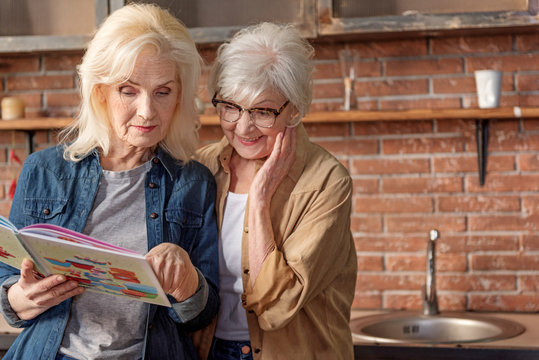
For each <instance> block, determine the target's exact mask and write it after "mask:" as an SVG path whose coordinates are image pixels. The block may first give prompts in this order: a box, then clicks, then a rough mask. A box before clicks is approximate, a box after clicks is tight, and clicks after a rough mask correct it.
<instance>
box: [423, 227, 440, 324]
mask: <svg viewBox="0 0 539 360" xmlns="http://www.w3.org/2000/svg"><path fill="white" fill-rule="evenodd" d="M439 237H440V232H439V231H438V230H436V229H432V230H431V231H430V232H429V242H428V245H427V276H426V281H425V286H424V288H423V293H424V294H423V314H424V315H437V314H439V313H440V311H439V310H438V299H437V298H436V266H435V265H436V261H435V259H436V253H435V250H436V240H438V238H439Z"/></svg>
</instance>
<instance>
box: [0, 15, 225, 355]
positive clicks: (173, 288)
mask: <svg viewBox="0 0 539 360" xmlns="http://www.w3.org/2000/svg"><path fill="white" fill-rule="evenodd" d="M200 67H201V58H200V56H199V55H198V52H197V49H196V46H195V43H194V42H193V40H192V38H191V37H190V35H189V33H188V31H187V29H186V28H185V27H184V26H183V25H182V24H181V23H180V22H178V20H177V19H175V18H174V17H173V16H172V15H170V14H169V13H168V12H167V11H165V10H163V9H161V8H159V7H157V6H155V5H128V6H125V7H123V8H121V9H119V10H117V11H116V12H114V13H113V14H112V15H110V16H109V18H108V19H107V20H106V21H105V22H104V23H103V25H102V26H101V27H100V28H99V29H98V31H97V33H96V34H95V36H94V38H93V39H92V41H91V42H90V44H89V47H88V49H87V51H86V53H85V55H84V57H83V60H82V64H81V65H80V67H79V76H80V80H81V83H80V86H81V90H82V106H81V110H80V113H79V115H78V116H77V118H76V119H75V122H74V123H73V126H72V127H71V128H70V129H69V130H68V132H67V138H66V141H64V142H63V143H62V144H60V145H58V146H56V147H53V148H50V149H46V150H43V151H39V152H37V153H34V154H32V155H30V156H29V157H28V158H27V160H26V161H25V164H24V166H23V169H22V172H21V175H20V177H19V184H18V186H17V190H16V193H15V197H14V199H13V204H12V207H11V212H10V220H11V221H12V222H13V223H14V224H15V225H16V226H17V227H19V228H20V227H23V226H27V225H30V224H33V223H50V224H55V225H60V226H64V227H67V228H69V229H72V230H75V231H78V232H82V233H84V234H87V235H89V236H92V237H94V238H98V239H102V240H106V241H108V242H109V243H112V244H113V245H117V246H121V247H124V248H128V249H130V250H135V251H137V252H139V253H147V254H146V259H147V260H148V262H149V264H150V266H151V268H152V269H153V271H154V272H155V274H156V276H157V279H158V280H159V282H160V283H161V286H162V288H163V290H164V291H165V292H166V293H167V295H168V298H169V300H170V302H171V304H172V307H170V308H169V307H164V306H157V305H149V304H147V303H143V302H139V301H135V300H131V299H129V298H123V297H113V296H111V295H107V294H103V293H94V292H89V291H87V292H85V291H84V288H83V287H80V286H78V283H77V282H76V281H73V280H69V279H68V278H67V277H66V276H64V275H52V276H48V277H45V278H41V277H39V276H36V275H35V274H34V272H33V271H32V269H33V263H32V262H31V261H30V260H28V259H25V260H24V261H23V263H22V266H21V270H20V272H19V271H18V270H17V269H14V268H11V267H9V266H6V265H2V266H0V284H1V289H0V290H1V293H0V295H1V305H0V309H1V311H2V314H3V315H4V317H5V319H6V320H7V321H8V323H9V324H10V325H12V326H15V327H23V328H24V330H23V331H22V333H21V334H20V335H19V336H18V337H17V339H16V341H15V343H14V344H13V345H12V346H11V347H10V349H9V351H8V353H7V354H6V355H5V356H4V358H3V359H51V360H54V359H57V360H64V359H114V360H118V359H130V360H131V359H143V358H144V359H159V360H163V359H197V358H198V357H197V353H196V349H195V347H194V344H193V342H192V340H191V338H190V337H189V335H188V334H189V333H190V332H192V331H195V330H198V329H201V328H203V327H205V326H207V325H208V324H210V323H211V321H212V319H213V318H214V317H215V315H217V311H218V307H219V298H218V290H217V286H218V264H217V262H218V247H217V240H218V237H217V221H216V216H215V196H216V184H215V181H214V179H213V176H212V175H211V173H210V172H209V171H208V169H207V168H205V167H204V166H202V165H201V164H200V163H198V162H196V161H192V160H191V158H192V156H193V154H194V151H195V150H196V148H197V146H198V145H197V128H198V119H197V114H196V106H195V92H196V90H197V87H198V75H199V73H200Z"/></svg>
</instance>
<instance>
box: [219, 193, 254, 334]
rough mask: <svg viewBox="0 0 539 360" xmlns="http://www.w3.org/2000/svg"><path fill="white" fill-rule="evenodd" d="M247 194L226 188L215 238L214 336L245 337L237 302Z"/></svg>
mask: <svg viewBox="0 0 539 360" xmlns="http://www.w3.org/2000/svg"><path fill="white" fill-rule="evenodd" d="M246 205H247V194H235V193H233V192H230V191H229V192H228V195H227V198H226V203H225V212H224V215H223V225H222V227H221V238H220V239H219V295H220V297H221V307H220V308H219V316H218V317H217V328H216V331H215V336H216V337H218V338H220V339H224V340H235V341H246V340H249V328H248V327H247V315H246V313H245V309H244V308H243V307H242V306H241V294H242V293H243V283H242V280H241V237H242V231H243V218H244V217H245V206H246Z"/></svg>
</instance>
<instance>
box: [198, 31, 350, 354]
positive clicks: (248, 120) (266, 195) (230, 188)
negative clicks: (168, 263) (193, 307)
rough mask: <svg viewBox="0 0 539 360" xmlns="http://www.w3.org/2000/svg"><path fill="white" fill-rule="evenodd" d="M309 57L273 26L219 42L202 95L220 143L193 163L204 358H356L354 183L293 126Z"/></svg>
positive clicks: (303, 105) (308, 78) (307, 94)
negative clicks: (213, 265)
mask: <svg viewBox="0 0 539 360" xmlns="http://www.w3.org/2000/svg"><path fill="white" fill-rule="evenodd" d="M312 56H313V48H312V47H311V46H310V45H309V44H308V42H306V41H305V40H304V39H302V38H301V37H300V35H299V33H298V31H297V30H295V29H294V28H293V27H292V26H286V25H275V24H270V23H262V24H259V25H256V26H252V27H249V28H246V29H243V30H242V31H240V32H239V33H238V34H237V35H236V36H235V37H234V38H233V39H232V40H231V41H230V42H229V43H225V44H223V45H221V47H220V48H219V49H218V53H217V58H216V60H215V63H214V66H213V68H212V72H211V74H210V84H209V90H210V93H211V94H212V96H213V98H212V103H213V105H214V106H215V108H216V110H217V114H218V115H219V118H220V121H221V128H222V130H223V132H224V138H223V139H222V140H221V141H220V142H218V143H215V144H211V145H208V146H206V147H204V148H202V149H200V150H199V153H198V159H199V160H200V161H201V162H202V163H203V164H205V165H206V166H207V167H208V168H209V169H210V170H211V171H212V173H213V174H214V176H215V179H216V181H217V188H218V189H217V205H216V207H217V215H218V224H219V229H220V238H219V256H220V264H219V276H220V281H219V288H220V298H221V307H220V310H219V314H218V317H217V321H216V324H214V326H213V327H211V328H208V329H207V331H206V333H205V334H199V338H198V341H199V344H200V345H199V352H200V353H201V356H202V357H203V358H206V357H209V358H210V359H251V358H254V359H352V358H353V346H352V337H351V332H350V328H349V319H350V308H351V304H352V300H353V298H354V289H355V282H356V271H357V268H356V262H357V258H356V250H355V247H354V241H353V238H352V235H351V232H350V212H351V203H352V180H351V178H350V176H349V174H348V172H347V170H346V169H345V168H344V167H343V166H342V165H341V164H340V162H339V161H338V160H337V159H335V158H334V157H333V156H332V155H331V154H329V153H328V152H327V151H325V150H324V149H322V148H321V147H320V146H317V145H315V144H313V143H312V142H310V141H309V138H308V136H307V134H306V132H305V129H304V127H303V125H302V124H301V119H302V117H303V116H304V115H305V113H306V112H307V111H308V109H309V106H310V103H311V98H312V72H313V65H312ZM209 334H210V335H211V336H210V335H209ZM210 340H211V341H210ZM208 353H209V355H208Z"/></svg>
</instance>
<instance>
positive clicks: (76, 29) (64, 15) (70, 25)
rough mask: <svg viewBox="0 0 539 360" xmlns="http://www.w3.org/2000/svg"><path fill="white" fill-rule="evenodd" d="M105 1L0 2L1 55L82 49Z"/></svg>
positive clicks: (105, 9) (106, 6)
mask: <svg viewBox="0 0 539 360" xmlns="http://www.w3.org/2000/svg"><path fill="white" fill-rule="evenodd" d="M108 11H109V4H108V0H76V1H74V0H0V53H2V52H13V53H14V52H21V51H39V50H73V49H77V50H78V49H82V48H83V47H84V45H85V44H86V42H87V41H88V39H89V38H90V36H91V34H92V33H93V31H94V30H95V28H96V25H97V24H99V23H100V22H101V21H102V20H103V19H104V18H105V17H106V16H107V15H108Z"/></svg>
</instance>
